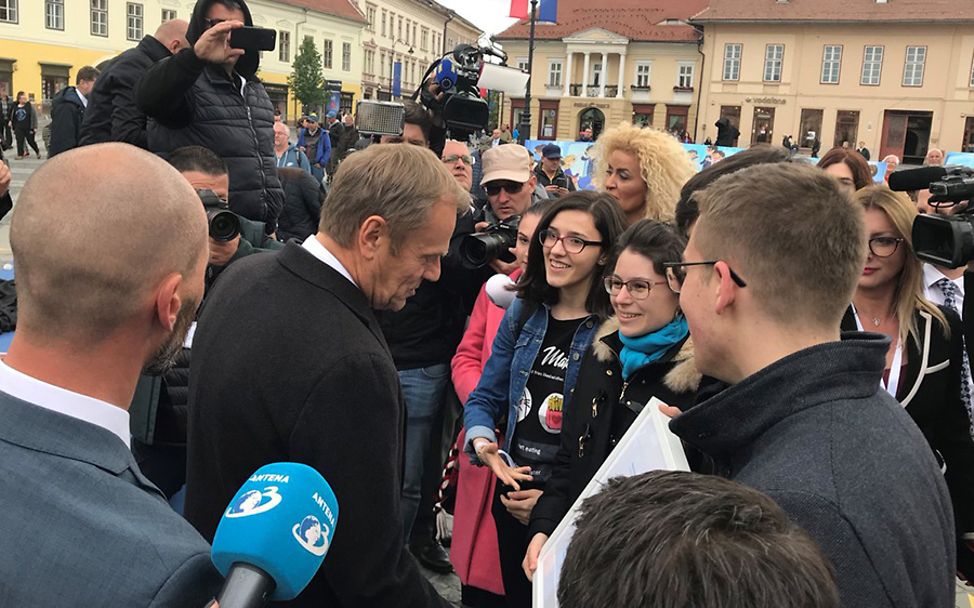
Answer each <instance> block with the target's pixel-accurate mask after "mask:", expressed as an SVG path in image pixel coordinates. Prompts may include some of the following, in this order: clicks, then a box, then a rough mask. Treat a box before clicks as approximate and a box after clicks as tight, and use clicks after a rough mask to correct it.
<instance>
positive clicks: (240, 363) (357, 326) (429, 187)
mask: <svg viewBox="0 0 974 608" xmlns="http://www.w3.org/2000/svg"><path fill="white" fill-rule="evenodd" d="M468 205H469V198H468V195H467V194H466V193H465V192H464V191H463V189H462V188H461V187H460V186H458V185H457V183H456V181H455V180H454V179H453V177H452V176H451V175H450V173H449V171H448V170H447V169H446V167H445V166H444V165H443V163H442V162H440V160H439V159H437V158H436V157H435V156H434V155H433V153H432V152H430V151H429V150H426V149H423V148H420V147H418V146H402V145H374V146H371V147H369V148H368V149H366V150H365V151H362V152H356V153H355V154H353V155H352V156H350V157H349V158H348V160H346V161H345V162H344V163H342V165H341V168H340V169H339V170H338V173H337V174H336V177H335V181H334V184H333V186H332V189H331V191H330V192H329V195H328V204H327V205H325V206H324V207H323V208H322V211H321V222H320V225H319V230H318V233H317V234H315V235H313V236H311V237H309V238H307V239H306V240H305V241H304V244H303V245H298V244H297V243H295V242H293V241H292V242H291V243H288V245H287V246H286V247H285V248H284V249H283V250H281V251H280V252H278V253H276V254H274V255H262V256H251V257H250V258H247V259H244V260H241V261H240V262H238V263H236V264H235V265H234V266H233V267H231V268H229V269H228V270H227V271H226V273H225V274H224V275H223V276H222V277H221V279H220V282H219V283H217V285H216V286H215V288H214V289H213V290H212V291H211V292H210V294H209V295H208V296H207V302H206V306H205V308H204V311H203V313H202V315H201V316H200V319H199V325H198V330H197V332H196V336H195V339H194V341H193V361H192V364H191V367H190V417H189V460H188V467H187V496H186V516H187V519H189V520H190V522H192V524H193V525H194V526H196V528H197V529H198V530H199V531H200V532H201V533H202V534H203V535H204V536H206V537H208V538H212V537H213V534H214V531H215V529H216V526H217V523H218V522H219V519H220V515H221V514H222V512H223V509H224V507H225V505H226V504H227V502H228V501H229V499H230V498H231V497H232V496H233V494H234V493H235V492H236V490H237V487H239V485H240V484H241V483H242V482H243V481H244V480H245V479H246V478H247V477H248V476H249V475H250V474H251V472H252V471H253V470H254V469H256V468H257V467H259V466H261V465H263V464H267V463H271V462H276V461H281V460H289V461H295V462H302V463H305V464H308V465H310V466H312V467H314V468H315V469H317V470H318V471H319V472H320V473H321V474H322V475H323V476H324V477H325V479H327V480H328V483H329V484H331V487H332V488H333V489H334V491H335V495H336V497H337V498H338V503H339V506H340V509H341V522H340V524H339V526H338V528H337V529H336V532H335V538H334V541H333V543H332V545H331V549H330V550H329V552H328V556H327V558H326V560H325V561H326V563H325V564H324V565H323V566H322V568H321V570H320V571H319V572H318V574H317V575H316V577H315V578H314V579H313V580H312V582H311V584H310V585H309V586H308V587H307V588H306V589H305V590H304V592H303V593H302V594H301V595H300V596H298V598H297V599H296V600H295V601H294V602H292V604H291V605H294V606H316V607H317V606H345V607H351V606H363V607H365V606H376V607H378V606H396V607H397V608H425V607H436V608H438V607H441V606H446V605H447V604H446V603H445V602H444V601H443V600H442V599H441V598H440V597H439V596H438V595H437V593H436V592H435V591H434V590H433V588H432V587H431V586H430V584H429V583H428V582H427V581H426V580H425V579H424V578H423V575H422V574H421V573H420V571H419V568H418V567H417V565H416V562H415V561H414V559H413V558H412V557H411V556H410V555H409V554H408V553H407V552H406V550H405V548H404V546H403V545H404V540H403V530H402V520H401V516H400V512H399V511H400V493H401V487H402V467H403V430H404V429H403V427H404V422H405V411H404V404H403V397H402V392H401V390H400V388H399V380H398V376H397V374H396V367H395V365H394V363H393V360H392V356H391V355H390V353H389V349H388V346H387V345H386V342H385V339H384V338H383V336H382V332H381V330H380V329H379V324H378V322H377V321H376V319H375V316H374V315H373V313H372V309H380V310H381V309H385V310H398V309H401V308H402V307H403V306H404V305H405V302H406V299H407V298H409V297H410V296H411V295H412V294H414V293H415V291H416V289H417V288H418V287H419V285H420V283H421V281H422V280H423V279H426V280H429V281H435V280H437V279H438V278H439V274H440V267H439V264H440V257H441V256H443V255H445V254H446V253H447V250H448V245H449V241H450V236H451V234H452V232H453V228H454V225H455V223H456V217H457V213H458V212H459V211H460V210H465V209H466V208H467V206H468Z"/></svg>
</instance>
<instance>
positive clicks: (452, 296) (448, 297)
mask: <svg viewBox="0 0 974 608" xmlns="http://www.w3.org/2000/svg"><path fill="white" fill-rule="evenodd" d="M326 204H327V203H326ZM473 227H474V217H473V215H472V214H470V213H467V214H465V215H463V216H461V217H459V218H457V225H456V228H454V231H453V237H452V239H451V241H450V253H449V254H447V255H446V257H444V258H443V260H442V261H441V262H440V280H439V281H437V282H435V283H430V282H429V281H426V280H423V282H422V283H421V284H420V286H419V289H417V290H416V293H415V294H414V295H413V297H411V298H409V299H408V300H406V305H405V306H404V307H403V309H402V310H399V311H395V312H393V311H382V312H379V313H378V314H377V316H378V318H379V323H380V325H381V327H382V333H383V334H384V335H385V337H386V341H388V343H389V348H390V350H391V351H392V357H393V359H395V361H396V368H397V369H400V370H406V369H416V368H420V367H429V366H430V365H436V364H439V363H449V362H450V360H451V359H453V355H454V354H456V351H457V346H459V345H460V340H461V338H463V330H464V327H465V326H466V321H467V316H468V315H469V314H470V312H471V311H472V310H473V305H474V302H475V301H476V299H477V294H478V293H480V288H481V287H483V285H484V283H485V282H487V279H489V278H490V277H491V276H493V275H494V274H495V273H494V271H493V270H492V269H491V268H490V266H485V267H483V268H478V269H475V270H470V269H467V268H464V267H463V266H462V265H461V264H460V257H459V248H460V243H461V242H462V241H463V238H464V237H465V236H467V235H469V234H472V233H473V231H474V230H473Z"/></svg>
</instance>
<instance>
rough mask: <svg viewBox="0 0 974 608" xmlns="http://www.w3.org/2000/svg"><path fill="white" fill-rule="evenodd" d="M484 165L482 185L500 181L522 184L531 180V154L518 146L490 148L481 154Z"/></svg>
mask: <svg viewBox="0 0 974 608" xmlns="http://www.w3.org/2000/svg"><path fill="white" fill-rule="evenodd" d="M481 160H482V161H483V165H484V175H483V178H482V179H481V182H480V183H482V184H489V183H490V182H496V181H500V180H507V181H512V182H519V183H522V184H523V183H524V182H526V181H528V180H529V179H531V154H530V153H529V152H528V150H527V148H525V147H524V146H520V145H518V144H506V145H503V146H497V147H496V148H491V149H489V150H487V151H485V152H484V153H483V154H482V157H481Z"/></svg>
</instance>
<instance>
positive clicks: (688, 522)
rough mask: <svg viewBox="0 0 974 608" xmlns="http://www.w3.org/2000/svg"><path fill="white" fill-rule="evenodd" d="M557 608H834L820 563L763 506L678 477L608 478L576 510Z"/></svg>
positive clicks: (767, 502)
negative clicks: (604, 484)
mask: <svg viewBox="0 0 974 608" xmlns="http://www.w3.org/2000/svg"><path fill="white" fill-rule="evenodd" d="M577 523H578V528H577V530H576V531H575V535H574V537H573V538H572V541H571V545H570V546H569V547H568V554H567V555H566V556H565V563H564V566H563V567H562V571H561V581H560V582H559V584H558V603H559V604H560V605H561V606H563V608H582V607H585V608H587V607H589V606H606V607H612V608H615V607H617V606H619V607H621V606H626V607H629V606H653V607H654V608H711V607H713V606H733V607H734V608H837V607H838V605H839V598H838V591H837V589H836V586H835V580H834V575H833V573H832V569H831V568H830V567H829V564H828V561H827V560H826V559H825V557H824V556H823V555H822V553H821V551H820V550H819V548H818V547H817V546H816V545H815V543H814V542H813V541H812V539H811V538H809V536H808V534H806V533H805V532H804V531H803V530H801V529H800V528H799V527H798V526H797V525H795V524H794V523H793V522H792V521H791V520H790V519H788V516H787V515H786V514H785V512H784V511H782V509H781V507H779V506H778V505H777V504H775V502H774V501H773V500H771V499H770V498H768V497H767V496H765V495H764V494H762V493H760V492H758V491H757V490H754V489H751V488H748V487H746V486H744V485H742V484H739V483H737V482H734V481H731V480H729V479H723V478H720V477H712V476H709V475H699V474H697V473H690V472H686V471H653V472H650V473H644V474H642V475H636V476H634V477H616V478H614V479H610V480H609V482H608V483H607V484H606V486H605V488H604V489H603V490H602V492H600V493H599V494H596V495H594V496H592V497H590V498H587V499H586V500H585V501H584V502H583V503H582V510H581V514H580V516H579V518H578V522H577Z"/></svg>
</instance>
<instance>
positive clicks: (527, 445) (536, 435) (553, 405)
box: [511, 316, 585, 488]
mask: <svg viewBox="0 0 974 608" xmlns="http://www.w3.org/2000/svg"><path fill="white" fill-rule="evenodd" d="M584 320H585V319H584V318H583V319H571V320H568V321H559V320H557V319H554V318H552V317H551V316H549V317H548V330H547V332H545V336H544V342H543V343H542V344H541V350H539V351H538V356H537V357H535V359H534V365H532V367H531V375H530V376H529V377H528V382H527V386H525V389H524V394H523V395H522V396H521V401H520V402H519V403H518V407H517V420H518V422H517V426H516V427H515V429H514V440H513V441H512V442H511V457H512V458H513V459H514V462H515V463H517V465H518V466H530V467H531V475H532V476H533V477H534V480H533V481H532V482H530V483H527V484H522V486H523V487H527V488H541V487H544V484H545V482H546V481H548V478H549V477H551V464H552V463H554V462H555V454H556V453H557V452H558V446H559V444H560V442H561V437H560V436H561V416H562V403H563V402H564V399H565V396H564V392H565V373H566V372H567V371H568V357H569V355H570V354H571V347H572V340H574V338H575V332H576V331H577V330H578V326H579V325H581V323H582V322H583V321H584Z"/></svg>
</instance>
